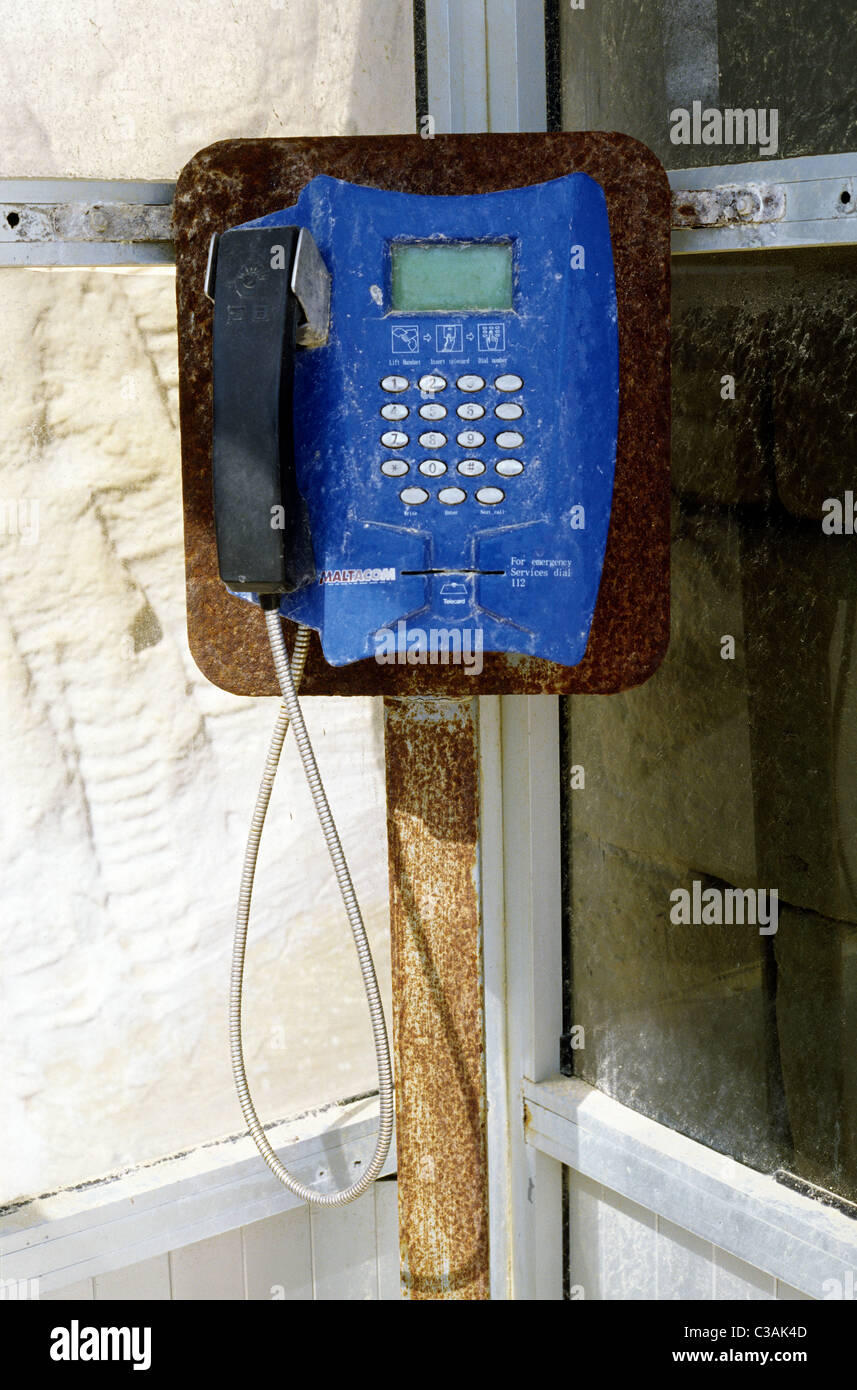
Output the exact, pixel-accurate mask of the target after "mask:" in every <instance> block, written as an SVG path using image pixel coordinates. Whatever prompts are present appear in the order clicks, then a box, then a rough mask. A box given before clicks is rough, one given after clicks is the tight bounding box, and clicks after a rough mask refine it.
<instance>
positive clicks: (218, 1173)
mask: <svg viewBox="0 0 857 1390" xmlns="http://www.w3.org/2000/svg"><path fill="white" fill-rule="evenodd" d="M377 1132H378V1100H377V1097H374V1096H373V1097H370V1098H367V1099H366V1100H363V1101H358V1102H352V1103H351V1104H349V1105H334V1106H329V1107H327V1108H325V1109H323V1110H320V1111H318V1112H316V1113H315V1114H313V1115H310V1116H306V1117H304V1118H303V1119H298V1120H289V1121H286V1122H284V1123H282V1124H279V1125H275V1126H272V1127H271V1128H270V1129H269V1130H268V1131H267V1133H268V1138H269V1140H270V1142H271V1144H272V1146H273V1147H274V1148H275V1150H276V1151H277V1153H278V1154H279V1156H280V1158H281V1159H282V1161H283V1162H284V1163H285V1164H286V1165H287V1167H288V1168H289V1169H290V1170H291V1171H292V1172H294V1173H295V1175H296V1176H297V1177H298V1178H299V1179H300V1180H301V1181H303V1182H306V1183H312V1184H313V1185H317V1186H318V1188H319V1190H320V1191H335V1190H336V1188H338V1187H343V1186H345V1184H346V1183H347V1182H349V1181H350V1180H351V1178H352V1176H353V1173H354V1164H355V1163H356V1162H357V1161H358V1160H362V1161H365V1159H366V1156H367V1155H368V1154H370V1153H371V1152H372V1149H373V1147H374V1144H375V1139H376V1136H377ZM395 1171H396V1153H395V1141H394V1143H393V1147H392V1149H391V1151H390V1153H389V1154H388V1156H387V1160H386V1162H385V1164H384V1167H383V1169H382V1173H383V1174H388V1173H395ZM302 1205H303V1203H302V1202H300V1201H299V1199H298V1198H297V1197H295V1196H293V1195H292V1193H291V1192H289V1191H288V1189H287V1188H285V1187H283V1186H282V1184H281V1183H280V1182H278V1181H277V1179H276V1178H275V1177H274V1176H273V1174H272V1173H269V1172H268V1170H267V1168H266V1167H265V1165H264V1164H263V1163H261V1162H260V1161H259V1155H258V1153H257V1152H256V1148H255V1145H254V1144H253V1141H252V1139H250V1137H249V1135H242V1136H240V1137H238V1138H231V1139H224V1140H221V1141H220V1142H218V1143H214V1144H206V1145H202V1146H201V1147H200V1148H198V1149H194V1150H192V1151H191V1152H190V1153H187V1154H182V1155H181V1156H180V1157H177V1158H168V1159H164V1160H162V1161H160V1162H158V1163H153V1164H145V1165H142V1166H141V1167H139V1168H135V1169H133V1170H132V1171H130V1172H128V1173H122V1174H120V1175H118V1176H116V1177H112V1178H105V1179H104V1181H102V1182H98V1183H87V1184H84V1185H83V1186H82V1187H80V1188H71V1189H68V1190H66V1191H62V1192H57V1193H53V1194H51V1195H49V1196H46V1197H37V1198H34V1199H33V1200H32V1201H30V1202H27V1203H25V1204H23V1205H21V1206H18V1207H14V1208H12V1209H11V1210H9V1211H7V1212H6V1213H5V1214H4V1215H2V1216H0V1279H38V1280H39V1288H40V1290H41V1292H42V1293H50V1292H51V1291H52V1290H54V1289H63V1288H67V1287H68V1286H70V1285H71V1284H74V1283H76V1282H77V1281H78V1280H80V1279H89V1278H91V1277H92V1276H94V1275H97V1274H106V1273H109V1272H110V1271H111V1270H114V1269H124V1268H126V1267H127V1266H128V1265H132V1264H136V1263H137V1262H138V1261H140V1260H146V1259H149V1258H150V1257H151V1256H153V1255H162V1254H166V1253H167V1252H168V1251H170V1250H177V1249H179V1248H180V1247H181V1246H183V1245H192V1244H194V1242H196V1241H198V1240H205V1239H207V1238H208V1237H209V1236H215V1235H222V1234H223V1232H225V1231H231V1230H235V1229H236V1228H238V1227H240V1226H247V1225H250V1224H251V1223H252V1222H254V1221H261V1220H263V1219H264V1218H265V1217H267V1216H275V1215H276V1214H277V1213H278V1212H283V1211H289V1210H291V1209H292V1208H293V1207H299V1206H302Z"/></svg>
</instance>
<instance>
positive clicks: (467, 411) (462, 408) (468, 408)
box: [455, 401, 485, 420]
mask: <svg viewBox="0 0 857 1390" xmlns="http://www.w3.org/2000/svg"><path fill="white" fill-rule="evenodd" d="M455 413H456V415H457V416H458V418H459V419H460V420H481V419H482V416H483V415H484V414H485V407H484V405H480V404H479V402H478V401H462V402H461V405H457V406H456V407H455Z"/></svg>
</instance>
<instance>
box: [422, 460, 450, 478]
mask: <svg viewBox="0 0 857 1390" xmlns="http://www.w3.org/2000/svg"><path fill="white" fill-rule="evenodd" d="M420 472H421V473H424V474H425V476H426V477H427V478H439V477H440V475H441V473H445V472H446V464H445V463H444V461H443V459H423V461H422V463H421V464H420Z"/></svg>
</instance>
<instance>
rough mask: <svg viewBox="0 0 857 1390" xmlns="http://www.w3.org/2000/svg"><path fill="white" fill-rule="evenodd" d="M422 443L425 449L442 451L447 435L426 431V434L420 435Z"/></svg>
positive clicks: (437, 431)
mask: <svg viewBox="0 0 857 1390" xmlns="http://www.w3.org/2000/svg"><path fill="white" fill-rule="evenodd" d="M420 443H421V444H422V446H423V448H424V449H442V448H443V446H444V444H445V443H446V435H445V434H441V433H440V430H426V432H425V434H421V435H420Z"/></svg>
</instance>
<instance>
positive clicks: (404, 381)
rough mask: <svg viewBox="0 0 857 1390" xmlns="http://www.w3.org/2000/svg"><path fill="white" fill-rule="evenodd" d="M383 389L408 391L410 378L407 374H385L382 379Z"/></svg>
mask: <svg viewBox="0 0 857 1390" xmlns="http://www.w3.org/2000/svg"><path fill="white" fill-rule="evenodd" d="M381 389H382V391H407V389H408V378H407V377H406V376H385V377H383V378H382V380H381Z"/></svg>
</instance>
